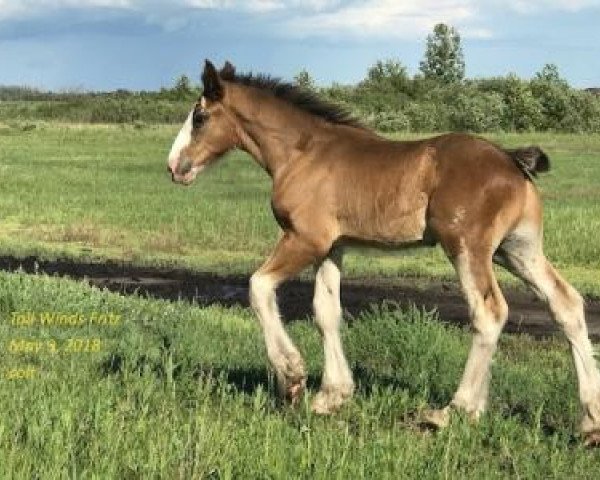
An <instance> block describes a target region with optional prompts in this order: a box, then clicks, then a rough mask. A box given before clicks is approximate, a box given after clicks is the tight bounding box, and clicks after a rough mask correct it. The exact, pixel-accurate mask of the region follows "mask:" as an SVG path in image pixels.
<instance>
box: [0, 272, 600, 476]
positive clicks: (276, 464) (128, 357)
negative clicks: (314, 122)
mask: <svg viewBox="0 0 600 480" xmlns="http://www.w3.org/2000/svg"><path fill="white" fill-rule="evenodd" d="M0 300H1V302H0V320H1V321H0V341H1V343H2V345H3V346H5V345H7V344H10V342H11V341H15V340H20V339H33V340H35V341H40V342H44V343H43V344H44V345H46V344H47V343H45V342H50V341H54V342H56V345H58V346H59V348H62V346H64V345H65V342H66V341H67V340H68V339H69V338H80V339H81V338H87V339H99V340H100V341H101V349H100V351H98V352H80V353H51V352H49V351H48V349H47V348H42V350H41V351H40V352H39V353H37V354H33V353H14V352H13V353H11V352H9V351H8V350H7V348H3V349H2V351H1V353H0V364H1V365H2V371H1V372H0V373H1V374H2V379H0V409H1V411H2V415H1V416H0V458H1V459H2V461H1V462H0V478H67V477H68V478H327V479H329V478H421V479H425V478H507V477H511V478H515V477H516V478H595V476H596V475H597V472H598V471H599V469H600V450H586V449H584V448H583V447H582V446H581V443H580V442H579V440H578V438H577V437H576V433H575V432H576V424H577V422H578V420H579V407H578V400H577V393H576V386H575V382H574V378H575V377H574V371H573V368H572V365H571V361H570V358H569V355H568V352H567V349H566V347H565V346H564V345H563V344H562V343H555V342H554V341H545V342H534V341H531V340H529V339H528V338H526V337H507V338H504V339H503V341H502V343H501V345H500V349H499V353H498V355H497V357H496V361H495V363H494V366H493V380H492V387H491V405H490V412H489V413H488V414H487V415H486V416H485V417H484V418H483V419H482V421H481V422H480V424H479V425H478V426H477V427H475V426H472V425H470V424H469V423H468V421H467V420H466V419H463V418H460V417H456V418H455V419H454V421H453V423H452V424H451V426H450V427H449V428H448V429H446V430H444V431H442V432H440V433H437V434H434V433H430V432H427V431H423V430H421V429H420V428H419V425H418V422H417V419H418V416H419V414H420V412H421V411H422V410H423V408H425V407H428V406H441V405H444V404H445V403H446V402H448V401H449V400H450V398H451V395H452V393H453V390H454V388H455V386H456V383H457V381H458V378H459V375H460V372H461V370H462V367H463V363H464V361H465V358H466V353H467V348H468V344H469V335H467V334H466V333H465V332H463V331H461V330H459V329H457V328H454V327H445V326H442V324H440V323H439V322H437V321H436V318H435V315H433V314H429V313H425V312H419V311H418V310H416V309H413V310H407V311H400V310H398V309H396V307H395V306H394V305H387V306H386V305H384V306H382V307H380V308H377V309H375V310H373V311H371V312H365V313H363V314H362V315H361V316H360V317H359V318H356V319H354V321H352V322H350V324H349V326H346V327H344V330H343V337H344V341H345V344H346V346H347V351H348V357H349V361H350V363H351V366H352V368H353V370H354V371H355V376H356V379H357V381H358V393H357V395H356V397H355V399H354V400H353V401H352V402H351V403H350V405H349V406H348V407H346V408H345V409H344V410H343V411H342V412H341V413H340V414H338V415H336V416H333V417H329V418H321V417H317V416H315V415H313V414H312V413H311V412H310V410H309V401H310V396H311V395H313V394H314V392H315V391H316V388H317V387H318V382H319V376H320V372H321V367H322V353H321V344H320V339H319V336H318V334H317V332H316V331H315V330H314V329H313V328H312V326H311V325H310V324H308V323H307V322H294V323H293V324H292V325H291V326H290V327H289V330H290V332H291V335H292V337H293V338H294V340H295V341H297V343H298V345H299V347H300V349H301V351H302V352H303V353H304V355H305V358H306V359H307V367H308V371H309V375H310V378H309V385H310V393H309V396H308V397H307V398H305V401H304V402H303V403H302V404H301V405H300V406H299V408H298V409H296V410H292V409H289V408H287V407H282V406H279V405H278V404H277V402H276V400H275V388H274V385H273V378H272V376H271V375H270V374H269V373H268V371H267V370H266V368H265V352H264V347H263V340H262V334H261V333H260V331H259V327H258V325H257V322H256V321H255V320H254V319H253V318H252V315H251V314H250V313H249V312H248V311H247V310H243V309H224V308H221V307H210V308H197V307H196V306H194V305H190V304H186V303H184V302H177V303H169V302H165V301H158V300H148V299H142V298H136V297H129V298H126V297H121V296H118V295H115V294H112V293H108V292H106V291H100V290H98V289H95V288H90V287H87V286H85V285H83V284H79V283H76V282H73V281H70V280H66V279H56V278H50V277H44V276H42V277H32V276H28V275H25V274H6V273H0ZM13 312H37V313H38V314H39V313H41V312H55V313H56V312H59V313H64V314H67V313H68V314H81V315H83V316H84V317H85V318H90V316H91V315H92V314H93V313H104V314H112V315H114V316H119V318H120V321H119V322H118V324H117V325H112V326H108V325H106V326H101V325H100V326H99V325H92V326H90V325H87V324H86V325H82V326H77V327H65V326H62V327H57V326H54V327H48V326H40V325H39V324H37V325H33V326H15V325H12V320H11V319H12V318H13ZM29 367H31V368H33V369H34V371H35V373H34V374H33V376H32V378H30V379H22V380H9V379H7V378H6V375H7V372H10V371H11V369H12V368H29Z"/></svg>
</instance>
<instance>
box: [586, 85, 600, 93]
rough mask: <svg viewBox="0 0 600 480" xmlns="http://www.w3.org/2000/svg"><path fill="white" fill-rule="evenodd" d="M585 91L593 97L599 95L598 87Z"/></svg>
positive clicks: (599, 89)
mask: <svg viewBox="0 0 600 480" xmlns="http://www.w3.org/2000/svg"><path fill="white" fill-rule="evenodd" d="M585 91H586V92H589V93H592V94H594V95H600V88H598V87H592V88H586V89H585Z"/></svg>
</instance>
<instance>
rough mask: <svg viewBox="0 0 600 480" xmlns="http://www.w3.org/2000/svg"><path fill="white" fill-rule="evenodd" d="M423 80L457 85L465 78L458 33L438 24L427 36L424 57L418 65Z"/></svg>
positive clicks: (449, 27) (447, 26) (452, 28)
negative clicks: (423, 77)
mask: <svg viewBox="0 0 600 480" xmlns="http://www.w3.org/2000/svg"><path fill="white" fill-rule="evenodd" d="M420 69H421V72H423V75H424V76H425V78H428V79H434V80H437V81H439V82H442V83H457V82H460V81H461V80H462V79H463V78H464V77H465V61H464V57H463V51H462V47H461V44H460V35H459V34H458V31H457V30H456V29H455V28H454V27H451V26H449V25H446V24H444V23H438V24H437V25H436V26H435V27H434V28H433V33H431V34H429V35H428V36H427V42H426V48H425V57H424V58H423V60H422V61H421V64H420Z"/></svg>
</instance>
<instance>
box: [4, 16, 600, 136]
mask: <svg viewBox="0 0 600 480" xmlns="http://www.w3.org/2000/svg"><path fill="white" fill-rule="evenodd" d="M294 81H295V82H296V83H297V84H298V85H299V86H300V87H302V88H305V89H309V90H312V91H314V92H315V93H317V94H318V95H321V96H322V97H324V98H326V99H328V100H330V101H332V102H336V103H340V104H342V105H344V106H345V107H346V108H347V109H349V110H350V111H351V112H352V113H354V114H355V115H356V116H357V117H358V118H360V119H362V120H363V121H364V122H365V123H366V124H367V125H369V126H371V127H373V128H376V129H378V130H380V131H384V132H394V131H418V132H436V131H437V132H439V131H448V130H454V131H472V132H491V131H518V132H521V131H564V132H600V95H598V92H595V91H594V90H595V89H589V91H583V90H578V89H575V88H573V87H571V86H570V85H569V83H568V82H567V81H566V80H565V79H564V78H563V77H562V76H561V75H560V72H559V70H558V68H557V67H556V65H554V64H547V65H545V66H543V67H542V68H541V69H540V70H539V71H538V72H537V73H536V74H535V75H534V76H533V78H531V79H522V78H519V77H518V76H516V75H515V74H508V75H506V76H502V77H493V78H481V79H468V78H465V60H464V55H463V51H462V45H461V38H460V34H459V32H458V31H457V30H456V29H455V28H453V27H451V26H449V25H445V24H438V25H436V26H435V27H434V29H433V31H432V33H431V34H430V35H428V37H427V40H426V45H425V51H424V55H423V60H422V61H421V62H420V65H419V72H418V73H417V74H415V75H410V74H409V73H408V69H407V68H406V66H405V65H403V64H402V62H401V61H400V60H398V59H385V60H379V61H377V62H376V63H375V64H374V65H372V66H371V67H370V68H369V69H368V71H367V72H366V76H365V78H364V79H363V80H362V81H360V82H359V83H358V84H356V85H342V84H337V83H334V84H332V85H329V86H327V87H318V86H317V85H315V82H314V81H313V79H312V77H311V75H310V74H309V73H308V72H307V71H306V70H302V71H301V72H299V73H298V75H296V77H295V78H294ZM200 93H201V90H200V86H199V85H196V84H194V83H193V82H192V81H191V80H190V78H189V77H187V76H186V75H182V76H181V77H179V78H178V79H177V80H176V82H175V84H174V85H173V86H172V87H170V88H162V89H161V90H159V91H153V92H149V91H137V92H134V91H129V90H117V91H114V92H85V91H67V92H44V91H40V90H36V89H32V88H26V87H0V121H4V122H7V121H15V120H16V121H19V120H28V121H32V120H49V121H52V120H58V121H65V122H91V123H139V124H141V125H143V124H144V123H180V122H182V121H183V117H184V116H185V114H186V112H187V110H188V109H189V106H190V104H191V103H193V102H194V101H195V100H196V99H197V98H198V96H199V95H200Z"/></svg>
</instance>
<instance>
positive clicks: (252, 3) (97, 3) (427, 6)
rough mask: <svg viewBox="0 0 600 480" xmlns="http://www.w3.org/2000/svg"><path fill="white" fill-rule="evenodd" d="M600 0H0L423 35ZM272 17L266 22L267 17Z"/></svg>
mask: <svg viewBox="0 0 600 480" xmlns="http://www.w3.org/2000/svg"><path fill="white" fill-rule="evenodd" d="M592 7H596V8H597V7H600V0H488V1H485V2H484V1H478V0H420V1H418V2H416V1H409V0H349V1H342V0H0V22H7V21H10V20H11V19H19V18H27V17H30V16H40V15H42V14H45V13H46V12H48V11H53V12H54V11H59V10H61V9H66V8H68V9H78V10H85V9H105V8H111V9H126V10H129V11H133V12H136V14H137V15H139V16H140V17H141V18H143V19H145V20H146V21H147V22H149V23H151V24H158V25H161V26H162V27H163V28H165V29H166V30H177V29H179V28H185V26H186V25H189V22H190V15H189V14H190V11H194V10H196V11H202V10H224V11H226V12H229V11H231V12H236V13H240V12H241V13H245V14H246V15H251V16H254V17H257V18H260V16H262V15H264V16H265V18H266V19H271V18H272V17H273V16H274V18H276V22H273V24H272V25H270V26H269V28H271V30H275V31H277V32H278V33H279V34H280V35H281V36H295V37H300V38H302V37H309V36H338V35H344V34H345V35H354V36H358V37H361V36H363V37H398V38H415V37H422V36H423V35H424V34H425V33H427V32H430V31H431V29H432V27H433V26H434V25H435V24H436V23H439V22H444V23H449V24H452V25H454V26H456V27H457V28H458V29H459V31H460V32H461V35H462V36H463V37H467V38H469V37H471V38H473V37H475V38H489V37H491V36H493V34H492V30H491V28H492V27H493V23H491V26H490V19H492V20H493V18H494V15H495V13H496V12H499V11H507V10H508V11H510V12H514V13H515V14H517V15H535V14H536V13H538V12H540V11H548V10H554V11H565V12H572V11H580V10H582V9H585V8H592ZM267 21H270V20H267Z"/></svg>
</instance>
